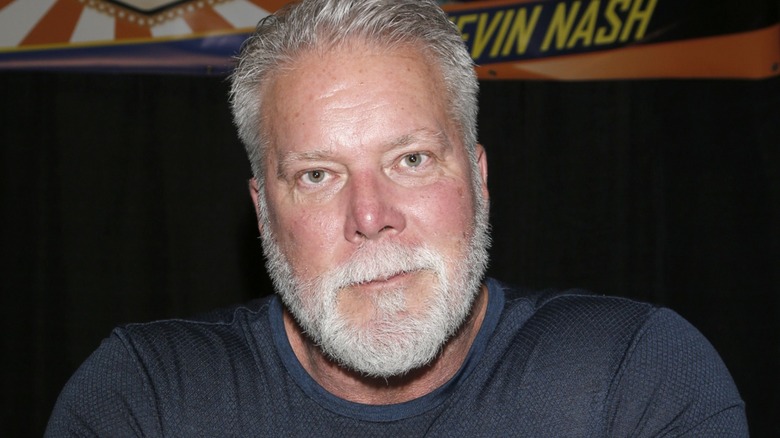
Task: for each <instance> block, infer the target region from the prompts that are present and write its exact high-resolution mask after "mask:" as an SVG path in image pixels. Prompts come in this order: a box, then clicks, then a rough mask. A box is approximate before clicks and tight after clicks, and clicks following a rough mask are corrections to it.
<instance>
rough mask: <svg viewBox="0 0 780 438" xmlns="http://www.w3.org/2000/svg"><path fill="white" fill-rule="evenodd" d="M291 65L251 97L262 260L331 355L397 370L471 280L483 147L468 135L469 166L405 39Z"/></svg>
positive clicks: (438, 339)
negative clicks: (260, 120) (262, 148)
mask: <svg viewBox="0 0 780 438" xmlns="http://www.w3.org/2000/svg"><path fill="white" fill-rule="evenodd" d="M291 67H292V68H291V69H289V70H283V71H281V72H280V73H278V74H277V75H276V76H275V77H274V80H273V81H271V82H270V83H269V85H267V88H266V95H265V98H264V102H265V106H264V113H263V115H264V117H265V119H264V126H265V127H266V131H267V132H268V134H269V135H270V147H269V149H268V151H267V153H266V163H265V166H266V167H265V170H266V181H265V201H266V206H267V212H268V213H267V217H265V218H261V227H262V236H263V246H264V250H265V253H266V257H267V258H268V268H269V272H270V274H271V276H272V278H273V280H274V283H275V285H276V287H277V291H278V292H279V294H280V296H281V297H282V299H283V301H284V302H285V304H286V306H287V308H288V309H289V310H290V312H291V313H292V314H293V316H294V317H295V319H296V320H297V321H298V322H299V324H300V325H301V327H302V328H303V330H304V331H305V332H306V334H307V335H308V336H309V337H310V338H311V339H312V340H313V341H314V342H315V343H317V344H318V345H319V346H320V347H321V348H322V350H323V351H324V352H325V353H326V354H327V355H328V356H330V357H331V358H332V359H334V360H336V361H337V362H339V363H341V364H342V365H345V366H347V367H349V368H352V369H355V370H357V371H359V372H362V373H364V374H367V375H373V376H382V377H389V376H392V375H398V374H402V373H405V372H407V371H409V370H411V369H413V368H416V367H419V366H422V365H424V364H426V363H428V362H430V361H431V360H432V359H433V358H434V357H435V356H436V354H437V353H438V351H439V350H440V348H441V346H442V345H443V344H444V342H445V341H446V340H447V339H448V338H449V337H450V336H452V334H453V333H454V332H455V331H456V330H457V328H458V327H459V326H460V325H461V324H462V323H463V321H464V320H465V318H466V317H467V316H468V312H469V310H470V308H471V303H472V302H473V299H474V297H475V296H476V294H477V292H478V290H479V284H480V280H481V277H482V275H483V273H484V267H485V265H486V263H487V245H488V240H489V239H488V237H487V206H486V202H485V201H484V199H486V197H487V188H486V185H485V173H486V167H485V166H486V162H485V160H486V159H485V157H484V154H483V153H482V150H481V147H480V150H479V154H478V156H479V166H477V167H478V170H477V171H476V172H475V168H474V167H473V166H472V165H471V164H470V162H469V159H468V155H467V153H466V151H465V149H464V146H463V145H462V142H461V140H460V135H459V132H458V130H457V129H456V126H455V125H454V123H453V122H452V121H451V120H450V118H449V117H448V115H447V113H446V111H445V101H444V98H443V90H442V86H441V84H440V83H439V81H440V79H439V77H440V75H439V74H438V72H437V71H436V70H434V69H433V68H431V67H429V66H428V64H427V63H426V62H425V59H424V58H423V57H422V56H421V55H420V54H419V53H418V52H417V51H415V50H396V51H383V52H376V51H371V50H369V49H366V48H365V47H362V46H357V47H353V48H350V49H343V50H341V51H335V52H332V53H327V54H325V55H321V54H305V55H303V57H302V58H301V59H299V60H297V61H296V62H295V63H293V64H292V66H291ZM474 177H476V179H474ZM260 196H262V194H260ZM478 197H479V198H480V199H483V202H482V204H483V208H482V209H481V211H479V212H478V211H477V207H476V205H477V203H478V202H477V198H478ZM478 213H479V214H478Z"/></svg>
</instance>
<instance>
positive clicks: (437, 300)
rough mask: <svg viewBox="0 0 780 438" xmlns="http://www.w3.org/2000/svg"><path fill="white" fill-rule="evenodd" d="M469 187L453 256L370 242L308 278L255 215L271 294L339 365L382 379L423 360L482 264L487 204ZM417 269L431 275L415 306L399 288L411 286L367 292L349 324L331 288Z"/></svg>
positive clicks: (477, 279)
mask: <svg viewBox="0 0 780 438" xmlns="http://www.w3.org/2000/svg"><path fill="white" fill-rule="evenodd" d="M474 191H475V192H476V193H475V195H476V202H475V204H476V206H475V209H476V213H475V223H474V229H473V230H472V233H471V237H470V239H469V242H468V244H467V245H464V247H463V248H461V254H459V255H458V256H457V257H456V258H454V259H450V260H448V259H447V258H445V257H444V256H443V255H442V254H440V253H438V252H437V251H435V250H433V249H430V248H427V247H416V248H410V247H406V246H403V245H400V244H397V243H390V242H380V243H373V242H371V243H370V244H369V243H367V244H365V245H363V246H362V247H360V248H359V249H358V250H357V251H356V252H355V253H354V254H353V256H352V257H351V258H350V259H349V260H348V261H347V262H345V263H344V264H342V265H341V266H338V267H336V268H334V269H332V270H330V271H328V272H325V273H322V274H321V275H318V276H316V277H315V278H313V279H308V280H306V279H300V278H297V277H296V276H295V275H294V272H293V268H292V266H291V264H290V263H289V262H288V260H287V258H286V257H285V255H284V254H283V253H282V251H281V249H280V248H279V245H278V244H277V243H276V240H275V238H274V235H273V233H272V232H271V227H270V224H269V223H268V221H267V218H261V220H263V221H264V226H263V227H262V230H263V232H262V236H261V237H262V241H263V251H264V254H265V257H266V267H267V269H268V272H269V274H270V276H271V279H272V281H273V283H274V286H275V288H276V291H277V293H278V294H279V296H280V297H281V299H282V301H283V302H284V304H285V306H286V307H287V309H288V310H289V311H290V313H291V314H292V315H293V317H294V318H295V319H296V321H297V322H298V324H299V325H300V327H301V328H302V329H303V331H304V333H305V334H306V335H307V336H308V337H309V338H310V339H311V340H312V341H313V342H314V343H315V344H316V345H318V346H319V348H320V349H321V350H322V351H323V352H324V353H325V354H326V355H327V356H328V357H330V358H331V359H332V360H334V361H336V362H337V363H338V364H340V365H342V366H345V367H347V368H349V369H352V370H354V371H357V372H359V373H362V374H363V375H366V376H371V377H383V378H388V377H392V376H399V375H403V374H405V373H407V372H409V371H411V370H413V369H416V368H420V367H422V366H425V365H426V364H429V363H430V362H431V361H433V360H434V359H435V358H436V357H437V356H438V354H439V352H440V351H441V349H442V347H443V346H444V344H445V343H446V341H447V340H448V339H449V338H450V337H451V336H452V335H454V334H455V332H456V331H457V330H458V329H459V328H460V327H461V326H462V325H463V323H464V322H465V320H466V318H467V317H468V316H469V313H470V311H471V308H472V305H473V303H474V299H475V298H476V296H477V295H478V293H479V290H480V285H481V281H482V277H483V275H484V272H485V270H486V269H487V262H488V252H487V250H488V247H489V245H490V236H489V230H488V228H489V226H488V210H489V207H488V206H487V203H486V201H485V200H484V199H483V197H482V196H481V195H482V193H481V191H479V190H478V189H475V190H474ZM264 207H265V206H261V209H260V210H261V211H266V210H265V208H264ZM420 272H421V273H427V274H432V275H433V277H434V278H435V281H434V282H433V284H432V285H431V289H432V293H430V294H429V298H428V299H427V300H426V301H425V302H424V304H423V306H422V308H415V309H411V308H410V306H409V304H408V300H407V294H414V293H417V292H415V291H405V290H403V289H398V290H386V291H380V292H377V293H374V294H372V304H373V305H374V309H372V310H373V311H372V312H369V314H370V318H369V320H368V321H364V322H362V323H359V324H357V323H355V322H353V321H351V320H350V318H348V317H347V316H345V315H343V314H342V313H341V312H340V311H339V308H338V295H339V293H340V292H341V291H343V289H344V288H345V287H349V286H352V285H356V284H359V283H364V282H368V281H371V280H379V279H386V278H389V277H392V276H394V275H397V274H400V273H420Z"/></svg>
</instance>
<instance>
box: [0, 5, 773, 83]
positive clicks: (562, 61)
mask: <svg viewBox="0 0 780 438" xmlns="http://www.w3.org/2000/svg"><path fill="white" fill-rule="evenodd" d="M285 3H287V1H285V0H0V70H47V69H51V70H60V71H62V70H70V71H108V72H154V73H188V74H226V73H227V72H229V71H230V69H231V68H232V65H233V61H232V58H233V56H235V54H236V53H237V51H238V48H239V47H240V45H241V43H242V42H243V40H244V39H246V37H247V36H248V34H249V33H250V32H251V31H252V30H253V29H254V27H255V25H256V23H257V22H258V21H259V20H260V19H262V18H263V17H265V16H267V15H268V14H269V13H273V12H274V11H276V10H278V9H279V8H280V7H282V6H283V5H284V4H285ZM442 7H443V8H444V10H445V11H447V13H448V14H449V16H450V19H451V20H452V21H453V22H454V23H455V24H456V25H457V26H458V28H459V29H460V30H461V32H462V34H463V39H464V42H465V43H466V45H467V46H468V50H469V51H470V53H471V55H472V57H473V58H474V60H475V61H476V63H477V65H478V68H477V71H478V74H479V76H480V77H481V78H483V79H561V80H593V79H632V78H767V77H773V76H778V75H779V74H780V67H779V65H780V23H779V20H778V9H777V7H776V5H775V4H774V3H773V2H771V1H766V0H746V1H744V0H743V1H742V2H712V1H710V0H535V1H532V0H493V1H470V2H447V3H444V4H443V6H442Z"/></svg>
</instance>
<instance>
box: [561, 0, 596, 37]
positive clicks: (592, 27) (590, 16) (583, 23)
mask: <svg viewBox="0 0 780 438" xmlns="http://www.w3.org/2000/svg"><path fill="white" fill-rule="evenodd" d="M598 19H599V0H591V2H590V4H588V8H587V9H585V13H584V14H582V17H581V18H580V22H579V24H577V28H576V29H574V33H573V34H572V35H571V38H569V42H568V44H566V48H567V49H571V48H572V47H574V46H575V45H577V42H578V41H580V40H582V46H583V47H588V46H590V45H591V44H593V34H594V33H595V32H596V21H597V20H598Z"/></svg>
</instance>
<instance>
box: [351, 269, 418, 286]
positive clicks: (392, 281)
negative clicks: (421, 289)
mask: <svg viewBox="0 0 780 438" xmlns="http://www.w3.org/2000/svg"><path fill="white" fill-rule="evenodd" d="M415 273H416V271H412V272H406V271H403V272H399V273H397V274H393V275H391V276H389V277H382V278H376V279H374V280H369V281H366V282H363V283H356V284H353V285H352V286H351V287H352V288H355V289H364V290H372V289H384V288H387V287H393V286H396V285H398V284H400V283H403V282H405V281H407V280H409V279H410V278H411V277H412V275H414V274H415Z"/></svg>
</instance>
